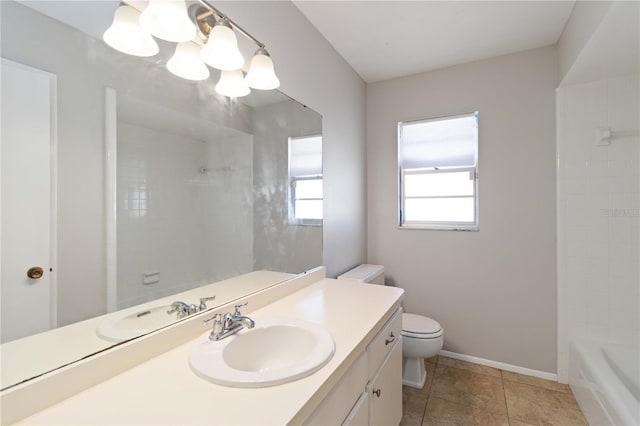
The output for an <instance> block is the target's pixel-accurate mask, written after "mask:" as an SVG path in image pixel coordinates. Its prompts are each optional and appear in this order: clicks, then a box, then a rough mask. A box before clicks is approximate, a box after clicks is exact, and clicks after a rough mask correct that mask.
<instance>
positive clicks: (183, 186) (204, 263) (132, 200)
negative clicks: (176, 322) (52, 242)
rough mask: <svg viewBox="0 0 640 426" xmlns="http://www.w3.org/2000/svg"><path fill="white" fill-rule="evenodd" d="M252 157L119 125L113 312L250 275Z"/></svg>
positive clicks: (247, 142)
mask: <svg viewBox="0 0 640 426" xmlns="http://www.w3.org/2000/svg"><path fill="white" fill-rule="evenodd" d="M252 156H253V154H252V139H251V137H250V136H246V137H236V138H233V139H230V140H221V141H220V140H216V141H201V140H195V139H192V138H191V137H188V136H183V135H178V134H172V133H169V132H166V131H156V130H152V129H149V128H146V127H142V126H138V125H133V124H128V123H124V122H121V121H120V122H118V171H117V218H118V230H117V232H118V235H117V241H118V243H117V244H118V246H117V257H118V272H117V275H118V279H117V281H118V289H117V303H118V308H119V309H120V308H124V307H127V306H131V305H133V304H137V303H142V302H145V301H148V300H152V299H156V298H158V297H162V296H166V295H168V294H172V293H175V292H177V291H182V290H187V289H190V288H193V287H196V286H199V285H202V284H204V283H208V282H213V281H218V280H221V279H224V278H228V277H230V276H234V275H237V274H240V273H246V272H249V271H252V270H253V234H252V229H253V201H252V191H253V165H252ZM225 234H232V238H229V236H228V235H225ZM218 241H226V243H225V245H224V247H220V246H219V244H216V242H218ZM231 242H232V243H231ZM145 276H146V277H147V278H146V280H147V281H155V279H156V278H157V282H152V283H145V282H144V281H145Z"/></svg>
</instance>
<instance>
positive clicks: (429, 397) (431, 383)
mask: <svg viewBox="0 0 640 426" xmlns="http://www.w3.org/2000/svg"><path fill="white" fill-rule="evenodd" d="M439 359H440V356H438V357H437V358H436V362H434V363H433V364H434V365H435V367H434V368H433V373H432V374H431V382H430V383H429V389H428V390H427V398H426V399H425V402H424V409H423V410H422V417H421V418H420V425H419V426H422V424H423V423H424V418H425V416H426V415H427V406H429V400H430V399H431V390H432V389H433V382H434V381H435V380H436V368H437V367H438V360H439ZM425 367H426V366H425Z"/></svg>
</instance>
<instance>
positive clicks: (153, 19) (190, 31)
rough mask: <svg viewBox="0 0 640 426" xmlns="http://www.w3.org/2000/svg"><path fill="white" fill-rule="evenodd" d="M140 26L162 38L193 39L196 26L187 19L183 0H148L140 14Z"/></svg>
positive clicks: (179, 40) (178, 40) (169, 39)
mask: <svg viewBox="0 0 640 426" xmlns="http://www.w3.org/2000/svg"><path fill="white" fill-rule="evenodd" d="M140 26H141V27H142V28H144V29H145V30H146V31H148V32H149V33H151V34H152V35H154V36H156V37H158V38H161V39H162V40H167V41H173V42H176V43H179V42H182V41H189V40H193V38H194V37H195V36H196V26H195V25H194V24H193V22H191V19H189V15H188V14H187V5H186V4H185V2H184V0H149V4H148V5H147V7H146V8H145V9H144V11H142V13H141V14H140Z"/></svg>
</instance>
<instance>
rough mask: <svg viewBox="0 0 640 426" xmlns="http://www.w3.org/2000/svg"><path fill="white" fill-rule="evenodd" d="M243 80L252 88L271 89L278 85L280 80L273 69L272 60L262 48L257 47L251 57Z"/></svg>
mask: <svg viewBox="0 0 640 426" xmlns="http://www.w3.org/2000/svg"><path fill="white" fill-rule="evenodd" d="M245 81H246V82H247V84H248V85H249V87H252V88H254V89H259V90H272V89H275V88H277V87H279V86H280V80H278V77H276V73H275V71H274V70H273V61H272V60H271V58H270V57H269V54H268V53H267V51H266V50H264V49H258V51H257V52H256V53H255V55H253V58H252V59H251V65H250V67H249V72H248V73H247V77H246V78H245Z"/></svg>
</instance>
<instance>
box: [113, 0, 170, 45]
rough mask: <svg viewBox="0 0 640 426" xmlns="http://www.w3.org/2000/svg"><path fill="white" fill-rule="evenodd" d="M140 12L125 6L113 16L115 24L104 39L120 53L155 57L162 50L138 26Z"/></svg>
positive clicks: (119, 7) (118, 9)
mask: <svg viewBox="0 0 640 426" xmlns="http://www.w3.org/2000/svg"><path fill="white" fill-rule="evenodd" d="M139 17H140V12H138V11H137V10H136V9H135V8H133V7H131V6H129V5H126V4H123V5H121V6H118V8H117V9H116V12H115V13H114V14H113V23H112V24H111V26H110V27H109V28H108V29H107V31H105V32H104V35H103V36H102V39H103V40H104V41H105V43H107V44H108V45H109V46H111V47H112V48H114V49H116V50H117V51H119V52H122V53H126V54H128V55H134V56H153V55H155V54H157V53H158V51H159V50H160V49H159V48H158V44H157V43H156V41H155V40H154V39H153V37H151V36H150V35H149V34H148V33H147V32H145V31H144V30H143V29H142V28H140V25H139V24H138V19H139Z"/></svg>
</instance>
